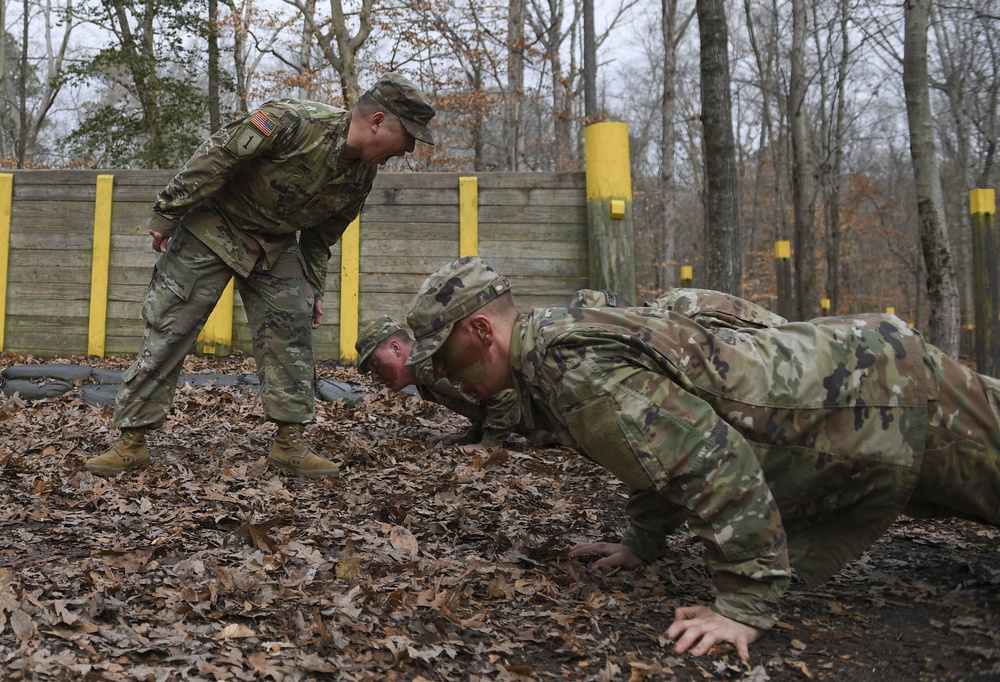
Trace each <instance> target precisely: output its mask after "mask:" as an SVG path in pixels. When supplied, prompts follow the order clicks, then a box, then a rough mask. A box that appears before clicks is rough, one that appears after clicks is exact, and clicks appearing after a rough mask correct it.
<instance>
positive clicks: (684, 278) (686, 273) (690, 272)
mask: <svg viewBox="0 0 1000 682" xmlns="http://www.w3.org/2000/svg"><path fill="white" fill-rule="evenodd" d="M692 284H694V268H692V267H691V266H690V265H682V266H681V286H682V287H689V286H691V285H692Z"/></svg>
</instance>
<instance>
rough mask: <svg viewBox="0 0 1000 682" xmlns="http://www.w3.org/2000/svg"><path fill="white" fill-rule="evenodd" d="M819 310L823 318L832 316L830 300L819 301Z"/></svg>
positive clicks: (822, 299)
mask: <svg viewBox="0 0 1000 682" xmlns="http://www.w3.org/2000/svg"><path fill="white" fill-rule="evenodd" d="M819 310H820V314H821V315H822V316H823V317H826V316H827V315H829V314H830V299H828V298H821V299H819Z"/></svg>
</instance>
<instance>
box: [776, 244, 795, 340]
mask: <svg viewBox="0 0 1000 682" xmlns="http://www.w3.org/2000/svg"><path fill="white" fill-rule="evenodd" d="M774 268H775V271H776V273H777V280H778V314H779V315H781V316H782V317H783V318H785V319H786V320H791V319H792V243H791V242H790V241H788V240H787V239H780V240H778V241H776V242H774Z"/></svg>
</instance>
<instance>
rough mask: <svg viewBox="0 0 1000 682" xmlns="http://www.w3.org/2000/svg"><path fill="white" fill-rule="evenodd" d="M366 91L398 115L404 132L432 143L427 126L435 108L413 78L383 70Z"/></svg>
mask: <svg viewBox="0 0 1000 682" xmlns="http://www.w3.org/2000/svg"><path fill="white" fill-rule="evenodd" d="M368 94H370V95H371V96H372V97H374V98H375V99H377V100H378V101H379V103H380V104H381V105H382V106H384V107H385V108H386V109H388V110H389V111H391V112H392V113H394V114H396V116H399V120H400V121H402V122H403V127H404V128H406V132H408V133H409V134H410V135H413V137H415V138H417V139H418V140H420V141H421V142H426V143H427V144H434V135H433V134H432V133H431V131H430V128H428V127H427V126H429V125H430V123H431V119H432V118H434V114H435V113H436V112H435V111H434V107H433V106H431V102H430V100H429V99H427V95H425V94H424V93H423V91H422V90H421V89H420V88H418V87H417V86H416V85H415V84H414V83H413V81H411V80H410V79H409V78H407V77H406V76H402V75H400V74H398V73H387V74H385V75H384V76H382V77H381V78H379V79H378V80H377V81H376V82H375V85H373V86H372V87H371V90H369V91H368Z"/></svg>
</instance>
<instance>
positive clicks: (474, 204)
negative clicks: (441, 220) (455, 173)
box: [458, 175, 479, 258]
mask: <svg viewBox="0 0 1000 682" xmlns="http://www.w3.org/2000/svg"><path fill="white" fill-rule="evenodd" d="M478 255H479V178H477V177H476V176H474V175H473V176H470V177H464V178H459V179H458V257H459V258H465V257H466V256H478Z"/></svg>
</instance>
